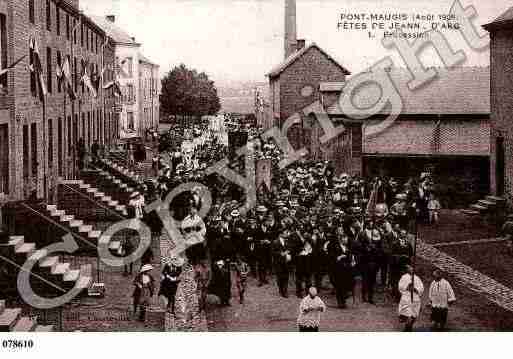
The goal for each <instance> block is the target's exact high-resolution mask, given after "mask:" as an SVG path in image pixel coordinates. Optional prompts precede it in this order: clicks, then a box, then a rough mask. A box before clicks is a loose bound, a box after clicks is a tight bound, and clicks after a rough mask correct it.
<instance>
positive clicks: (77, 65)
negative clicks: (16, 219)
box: [0, 0, 115, 199]
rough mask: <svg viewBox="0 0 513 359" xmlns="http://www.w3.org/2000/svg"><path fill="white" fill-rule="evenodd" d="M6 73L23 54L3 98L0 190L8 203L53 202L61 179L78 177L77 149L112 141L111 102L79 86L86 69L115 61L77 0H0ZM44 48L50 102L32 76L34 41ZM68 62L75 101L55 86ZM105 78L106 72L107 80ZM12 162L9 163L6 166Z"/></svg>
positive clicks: (97, 70) (105, 95)
mask: <svg viewBox="0 0 513 359" xmlns="http://www.w3.org/2000/svg"><path fill="white" fill-rule="evenodd" d="M0 33H1V35H0V39H1V45H0V47H1V49H0V51H1V62H2V67H6V66H8V65H9V64H12V63H13V62H14V61H16V60H17V59H19V58H21V57H22V56H25V55H26V57H25V58H23V60H22V61H21V62H20V63H19V64H18V65H17V66H16V67H14V68H13V69H12V70H11V71H9V73H8V75H7V77H6V81H5V82H4V83H3V84H2V85H3V90H4V91H3V92H2V94H1V95H0V138H1V142H0V158H2V159H3V160H2V161H1V162H0V192H3V193H7V194H8V195H9V198H11V199H23V198H27V197H28V196H30V195H32V196H36V197H38V198H43V197H49V196H51V194H52V192H53V188H54V187H55V184H56V179H57V178H58V177H65V178H70V177H72V176H74V174H75V164H76V151H75V150H76V143H77V140H78V139H79V138H83V139H84V140H85V142H86V144H87V145H90V144H91V143H92V142H93V141H95V140H98V141H100V143H102V144H104V143H108V142H109V139H110V138H112V137H114V136H115V132H114V131H113V129H114V128H115V126H112V122H111V121H112V118H109V117H105V114H107V113H108V114H110V113H111V109H110V108H108V107H107V106H108V105H109V104H110V100H109V96H112V94H110V93H108V91H103V90H102V89H101V86H100V91H99V94H98V96H97V97H94V96H93V94H92V93H91V91H89V89H88V88H87V86H84V84H83V83H82V82H81V78H82V73H83V69H84V67H87V72H88V73H89V75H90V76H91V75H92V74H99V73H100V72H101V69H102V68H103V65H104V64H108V63H113V59H112V58H110V57H109V56H112V53H111V52H109V51H108V48H109V47H108V46H107V47H106V51H105V53H103V51H102V49H103V48H104V47H103V46H102V45H103V44H104V43H105V40H106V34H105V32H104V31H103V30H102V29H101V28H99V27H98V26H97V25H96V24H95V23H94V22H93V21H92V20H91V19H90V18H88V17H86V16H84V15H83V14H82V13H80V12H79V4H78V0H71V1H56V0H21V1H20V0H0ZM30 39H33V40H34V42H35V44H36V45H37V47H38V49H39V54H40V59H41V65H42V66H41V67H42V72H43V77H44V82H45V85H46V88H47V90H48V93H47V96H46V98H45V101H44V102H43V101H41V99H40V98H39V96H38V94H37V92H38V91H37V84H36V83H35V82H36V81H37V80H36V79H35V77H34V76H31V72H30V70H29V65H30V61H31V59H30V57H31V56H29V53H30V51H29V48H30V46H29V40H30ZM66 58H68V59H69V63H70V66H71V75H72V87H74V90H75V94H76V97H77V98H76V99H75V100H72V99H71V97H70V96H68V95H67V92H66V89H65V86H64V85H63V84H60V83H59V82H58V80H57V67H58V65H62V64H63V63H64V60H65V59H66ZM106 76H108V73H107V74H106ZM6 159H8V160H6Z"/></svg>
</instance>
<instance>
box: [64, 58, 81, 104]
mask: <svg viewBox="0 0 513 359" xmlns="http://www.w3.org/2000/svg"><path fill="white" fill-rule="evenodd" d="M62 76H63V81H64V83H65V86H66V88H67V90H68V95H69V98H70V99H71V100H72V101H74V100H76V99H77V96H76V95H75V91H73V86H72V81H71V66H70V64H69V58H68V57H67V56H66V58H65V59H64V64H63V65H62Z"/></svg>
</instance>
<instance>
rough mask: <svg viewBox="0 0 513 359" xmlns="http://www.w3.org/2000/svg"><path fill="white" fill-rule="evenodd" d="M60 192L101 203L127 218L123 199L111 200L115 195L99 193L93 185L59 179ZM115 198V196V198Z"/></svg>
mask: <svg viewBox="0 0 513 359" xmlns="http://www.w3.org/2000/svg"><path fill="white" fill-rule="evenodd" d="M59 183H60V184H61V187H62V188H61V189H62V192H66V191H68V192H73V191H74V192H75V193H79V194H81V195H83V196H87V197H88V198H89V199H90V200H92V201H95V202H99V203H101V205H102V206H105V207H107V208H109V209H110V210H112V211H113V212H115V213H117V214H120V215H122V216H127V215H128V211H127V206H126V205H127V204H126V203H123V202H124V200H125V198H123V199H121V198H113V197H114V196H115V193H109V192H110V191H107V190H106V191H101V190H100V189H98V188H96V187H95V186H94V185H92V184H89V183H86V182H84V180H64V179H60V181H59ZM62 192H61V193H62ZM116 197H117V196H116Z"/></svg>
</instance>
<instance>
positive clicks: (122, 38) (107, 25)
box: [89, 15, 139, 45]
mask: <svg viewBox="0 0 513 359" xmlns="http://www.w3.org/2000/svg"><path fill="white" fill-rule="evenodd" d="M89 17H90V18H91V19H92V20H93V21H94V22H95V23H96V24H97V25H98V26H99V27H100V28H102V29H103V30H104V31H105V33H106V34H107V35H108V36H110V37H111V38H112V39H113V40H114V41H115V42H116V43H118V44H126V45H139V44H138V43H137V42H135V41H134V40H132V37H131V36H130V35H129V34H128V33H127V32H126V31H125V30H123V29H121V28H120V27H119V26H117V25H116V24H115V23H113V22H111V21H109V20H107V19H106V18H105V17H103V16H96V15H92V16H89Z"/></svg>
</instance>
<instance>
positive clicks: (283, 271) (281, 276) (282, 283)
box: [272, 231, 292, 298]
mask: <svg viewBox="0 0 513 359" xmlns="http://www.w3.org/2000/svg"><path fill="white" fill-rule="evenodd" d="M288 237H289V235H288V232H287V231H284V232H282V233H280V235H279V236H278V239H276V240H275V241H274V242H273V245H272V251H273V256H274V265H275V270H276V277H277V282H278V289H279V291H280V295H281V296H282V297H284V298H288V285H289V266H290V262H291V260H292V255H291V250H290V245H289V238H288Z"/></svg>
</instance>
